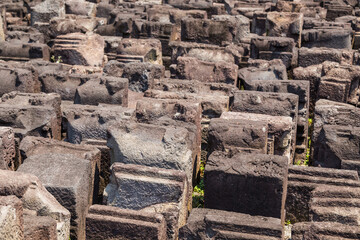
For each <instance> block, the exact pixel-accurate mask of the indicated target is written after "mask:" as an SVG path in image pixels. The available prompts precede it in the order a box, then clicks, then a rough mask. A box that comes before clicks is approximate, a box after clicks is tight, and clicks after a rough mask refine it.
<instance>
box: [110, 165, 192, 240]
mask: <svg viewBox="0 0 360 240" xmlns="http://www.w3.org/2000/svg"><path fill="white" fill-rule="evenodd" d="M188 194H189V185H188V182H187V179H186V175H185V173H184V172H182V171H177V170H169V169H167V170H165V169H163V168H154V167H146V166H141V165H134V164H122V163H115V164H113V165H112V176H111V177H110V184H109V185H108V186H107V187H106V189H105V192H104V200H105V203H106V204H107V205H111V206H116V207H119V208H126V209H133V210H141V211H144V212H150V213H161V214H163V215H164V218H165V220H166V224H167V237H168V238H169V239H176V237H177V235H178V229H179V228H180V227H182V226H183V225H185V222H186V217H187V204H188Z"/></svg>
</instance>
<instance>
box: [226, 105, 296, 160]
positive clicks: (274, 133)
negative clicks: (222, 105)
mask: <svg viewBox="0 0 360 240" xmlns="http://www.w3.org/2000/svg"><path fill="white" fill-rule="evenodd" d="M221 118H223V119H237V120H241V121H242V122H243V123H246V122H250V123H251V122H260V123H266V124H267V129H268V136H267V141H268V146H267V147H268V149H267V152H268V153H271V151H269V145H270V144H271V143H272V142H273V145H274V150H273V154H274V155H280V156H286V157H288V158H289V162H290V156H291V148H292V139H293V137H292V135H293V134H294V133H293V123H292V119H291V117H280V116H270V115H265V114H256V113H242V112H223V113H222V114H221ZM269 143H270V144H269Z"/></svg>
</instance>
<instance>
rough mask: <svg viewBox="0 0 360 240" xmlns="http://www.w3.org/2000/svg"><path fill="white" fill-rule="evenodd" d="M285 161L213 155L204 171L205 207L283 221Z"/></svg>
mask: <svg viewBox="0 0 360 240" xmlns="http://www.w3.org/2000/svg"><path fill="white" fill-rule="evenodd" d="M287 169H288V158H286V157H282V156H274V155H265V154H244V153H240V154H236V155H234V156H233V157H231V158H229V157H228V156H226V153H223V152H214V153H212V154H211V155H210V157H209V159H208V162H207V165H206V168H205V179H204V183H205V207H206V208H212V209H219V210H225V211H234V212H240V213H246V214H250V215H261V216H265V217H274V218H280V219H281V221H282V222H284V221H285V200H286V191H287V174H288V173H287Z"/></svg>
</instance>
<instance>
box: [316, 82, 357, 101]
mask: <svg viewBox="0 0 360 240" xmlns="http://www.w3.org/2000/svg"><path fill="white" fill-rule="evenodd" d="M350 85H351V79H343V78H335V77H322V78H321V79H320V85H319V91H318V97H317V98H318V99H328V100H331V101H336V102H347V100H348V95H349V89H350Z"/></svg>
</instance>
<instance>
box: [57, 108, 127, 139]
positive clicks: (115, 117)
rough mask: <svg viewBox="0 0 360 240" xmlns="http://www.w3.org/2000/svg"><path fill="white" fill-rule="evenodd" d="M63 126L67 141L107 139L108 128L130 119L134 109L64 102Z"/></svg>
mask: <svg viewBox="0 0 360 240" xmlns="http://www.w3.org/2000/svg"><path fill="white" fill-rule="evenodd" d="M61 109H62V111H63V127H64V128H65V131H66V132H67V137H66V138H67V141H68V142H70V143H75V144H79V143H81V142H82V141H83V140H85V139H96V140H106V139H107V128H108V127H109V126H110V125H111V124H113V123H116V122H119V121H128V120H129V119H130V118H131V117H132V115H133V112H134V110H133V109H128V108H123V107H121V106H116V105H104V106H102V105H100V106H92V105H80V104H73V103H71V102H64V101H63V102H62V105H61Z"/></svg>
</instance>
